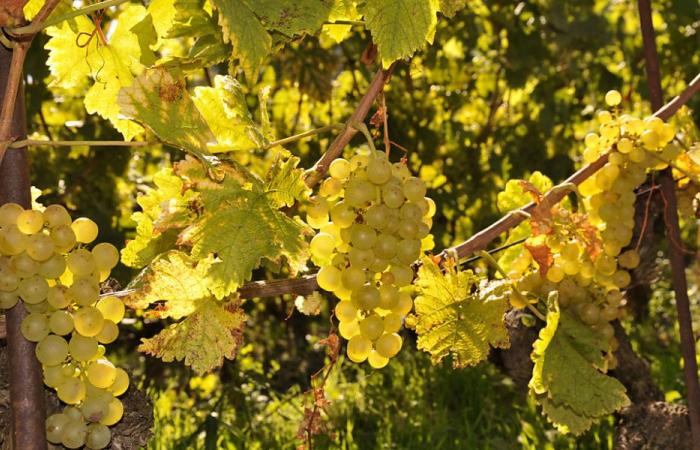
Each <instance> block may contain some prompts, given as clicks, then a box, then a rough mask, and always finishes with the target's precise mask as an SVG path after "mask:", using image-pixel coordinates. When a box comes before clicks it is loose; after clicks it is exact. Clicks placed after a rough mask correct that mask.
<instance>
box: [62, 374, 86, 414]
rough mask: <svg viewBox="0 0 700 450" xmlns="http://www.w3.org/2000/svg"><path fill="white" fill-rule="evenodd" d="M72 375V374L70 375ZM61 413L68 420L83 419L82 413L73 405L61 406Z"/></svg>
mask: <svg viewBox="0 0 700 450" xmlns="http://www.w3.org/2000/svg"><path fill="white" fill-rule="evenodd" d="M71 376H73V375H71ZM63 414H65V415H66V417H68V418H69V419H70V420H80V421H82V420H83V413H81V412H80V410H79V409H78V408H76V407H75V406H66V407H64V408H63Z"/></svg>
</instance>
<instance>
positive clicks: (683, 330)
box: [637, 0, 700, 450]
mask: <svg viewBox="0 0 700 450" xmlns="http://www.w3.org/2000/svg"><path fill="white" fill-rule="evenodd" d="M637 7H638V9H639V21H640V24H641V28H642V40H643V43H644V60H645V67H646V72H647V84H648V86H649V97H650V99H651V106H652V108H654V109H655V110H658V111H661V112H663V110H664V109H665V108H664V107H663V92H662V88H661V71H660V69H659V55H658V53H657V51H656V42H655V36H654V24H653V21H652V17H651V0H638V1H637ZM696 79H697V77H696ZM693 81H695V80H693ZM659 184H660V185H661V196H662V198H663V199H664V203H665V214H664V221H665V222H666V230H667V231H666V236H667V237H668V240H669V249H668V252H669V259H670V260H671V277H672V279H673V290H674V292H675V294H676V295H675V296H676V312H677V314H678V326H679V329H680V336H681V354H682V355H683V363H684V364H683V372H684V374H685V387H686V390H687V397H688V415H689V418H690V431H691V434H692V440H693V442H692V445H693V448H694V449H696V450H697V449H700V383H699V382H698V365H697V359H696V358H697V356H696V352H695V335H694V333H693V320H692V316H691V313H690V301H689V299H688V281H687V279H686V276H685V260H684V257H683V251H682V250H681V249H680V248H679V247H678V246H679V243H680V242H681V232H680V227H679V225H678V206H677V203H676V185H675V182H674V181H673V173H672V171H671V168H670V167H669V168H666V169H665V170H663V171H662V172H661V174H660V176H659Z"/></svg>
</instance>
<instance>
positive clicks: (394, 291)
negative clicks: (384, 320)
mask: <svg viewBox="0 0 700 450" xmlns="http://www.w3.org/2000/svg"><path fill="white" fill-rule="evenodd" d="M398 303H399V289H398V288H397V287H396V286H392V285H382V286H380V287H379V307H380V308H382V309H388V310H390V309H393V308H395V307H396V305H397V304H398Z"/></svg>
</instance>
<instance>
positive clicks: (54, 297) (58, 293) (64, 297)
mask: <svg viewBox="0 0 700 450" xmlns="http://www.w3.org/2000/svg"><path fill="white" fill-rule="evenodd" d="M67 291H68V288H67V287H65V286H63V285H60V284H57V285H55V286H51V287H50V288H49V291H48V293H47V294H46V300H47V301H48V303H49V305H51V307H52V308H56V309H63V308H66V307H68V305H70V299H69V298H68V294H67Z"/></svg>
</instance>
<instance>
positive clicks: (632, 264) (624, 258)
mask: <svg viewBox="0 0 700 450" xmlns="http://www.w3.org/2000/svg"><path fill="white" fill-rule="evenodd" d="M639 260H640V258H639V253H638V252H637V251H636V250H627V251H626V252H624V253H622V254H621V255H620V256H619V257H618V259H617V262H618V263H619V264H620V266H622V267H624V268H625V269H635V268H636V267H637V266H639Z"/></svg>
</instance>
